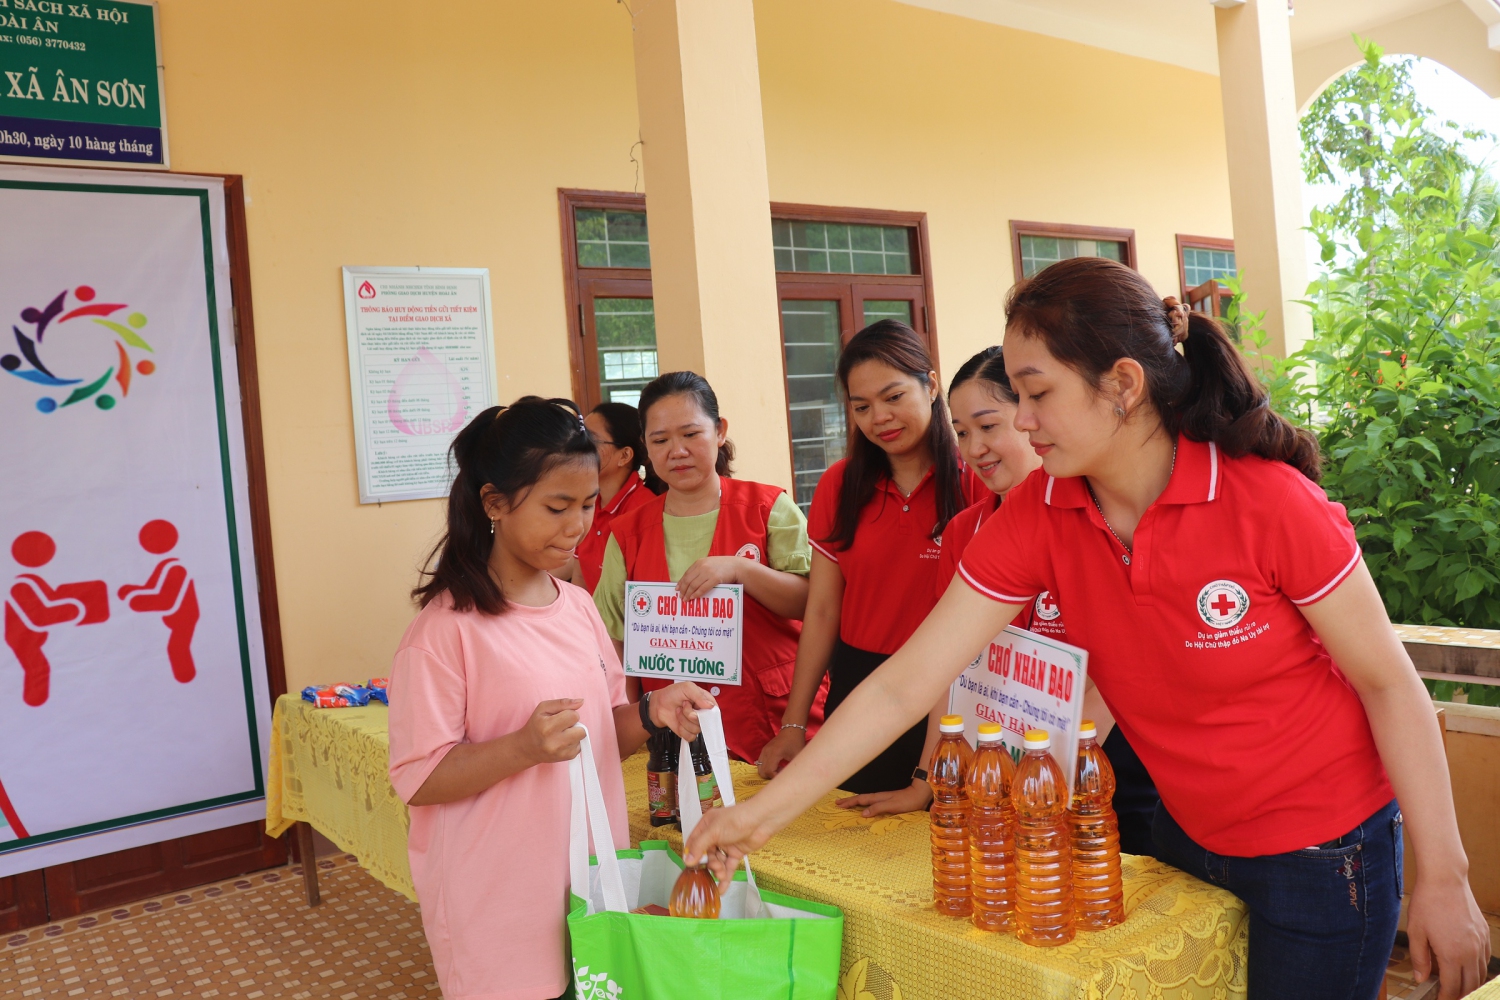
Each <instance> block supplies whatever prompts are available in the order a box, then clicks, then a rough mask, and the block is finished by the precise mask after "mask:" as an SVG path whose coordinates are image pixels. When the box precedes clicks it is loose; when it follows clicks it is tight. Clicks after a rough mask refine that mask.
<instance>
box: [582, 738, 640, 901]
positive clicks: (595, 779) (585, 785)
mask: <svg viewBox="0 0 1500 1000" xmlns="http://www.w3.org/2000/svg"><path fill="white" fill-rule="evenodd" d="M578 725H579V728H581V729H583V742H582V743H581V744H580V745H579V748H578V756H576V757H574V758H573V759H572V760H570V761H568V783H569V785H571V786H572V792H573V802H572V808H571V812H570V815H569V817H568V874H569V877H570V879H571V881H572V888H573V893H574V895H576V896H579V897H581V898H582V899H583V900H584V902H586V903H587V904H588V912H589V913H590V914H592V913H595V912H596V911H595V909H594V895H593V892H592V891H591V886H590V883H589V832H590V830H592V831H593V834H594V854H595V857H596V859H597V860H598V863H599V888H600V890H601V892H602V893H603V896H604V909H605V910H607V911H610V912H614V913H625V912H626V911H628V910H629V909H630V906H629V905H628V903H627V902H626V898H625V882H624V880H623V879H622V878H621V876H620V862H619V859H618V858H616V857H615V838H614V834H613V833H612V832H611V831H610V828H609V813H608V812H606V811H605V808H604V792H603V790H602V789H601V788H600V785H599V770H598V767H597V765H596V764H595V763H594V748H593V746H592V744H591V741H590V740H589V731H588V727H586V726H584V725H583V723H581V722H580V723H579V724H578Z"/></svg>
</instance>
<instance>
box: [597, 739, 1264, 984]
mask: <svg viewBox="0 0 1500 1000" xmlns="http://www.w3.org/2000/svg"><path fill="white" fill-rule="evenodd" d="M645 760H646V758H645V757H644V755H642V754H636V755H635V756H634V757H631V758H630V759H629V760H627V761H625V792H626V797H627V800H628V802H629V806H630V840H631V843H638V842H639V841H641V840H650V839H656V840H667V841H668V842H670V843H671V844H672V846H673V847H674V848H675V849H678V850H680V849H681V846H682V838H681V835H680V834H679V833H678V831H677V829H676V827H655V828H653V827H652V826H651V825H650V823H649V821H648V820H647V816H646V775H645V766H646V765H645ZM732 766H733V769H734V788H735V794H736V795H737V796H738V797H739V798H741V799H744V798H747V797H749V796H751V795H754V794H755V793H756V792H757V791H759V790H760V789H761V788H763V787H764V786H765V784H766V783H765V782H764V781H762V780H761V779H760V778H759V777H757V776H756V773H755V768H753V767H751V766H750V765H748V764H740V763H735V764H733V765H732ZM838 797H839V793H834V794H830V795H828V796H826V797H825V798H824V799H823V801H822V802H820V803H819V804H818V805H816V806H814V807H813V808H812V809H810V810H809V811H808V812H807V813H805V814H804V815H803V816H802V817H801V818H800V819H798V820H796V821H795V822H794V823H792V824H791V825H790V826H788V827H787V828H786V829H785V830H782V831H781V832H780V833H778V834H777V835H776V836H775V837H772V838H771V841H770V842H769V843H768V844H767V845H766V846H765V847H764V848H762V849H761V850H760V851H759V852H757V853H756V854H755V855H753V856H752V857H751V865H752V867H753V868H754V870H755V877H756V880H757V881H758V882H759V883H760V884H761V885H763V886H765V887H766V888H767V889H770V890H772V891H773V892H779V893H783V894H785V895H788V896H798V897H800V898H802V899H811V900H814V901H816V902H819V903H828V904H830V905H832V906H837V907H839V908H840V909H841V910H843V911H844V960H843V962H844V970H843V971H844V974H843V983H842V985H841V987H840V990H839V1000H886V998H888V997H889V998H891V1000H929V998H930V1000H952V998H966V997H980V996H983V997H1015V998H1018V1000H1019V998H1025V1000H1039V998H1043V997H1048V998H1058V1000H1062V998H1068V1000H1105V998H1108V1000H1147V998H1153V1000H1154V998H1163V1000H1196V998H1200V997H1201V998H1205V1000H1208V998H1212V1000H1226V998H1229V997H1243V996H1244V995H1245V957H1246V954H1247V940H1248V933H1249V923H1248V921H1247V920H1246V915H1245V907H1244V904H1243V903H1241V902H1240V901H1239V900H1238V899H1236V898H1235V897H1234V896H1233V895H1232V894H1230V893H1228V892H1226V891H1224V890H1222V889H1215V888H1213V887H1212V886H1210V885H1208V884H1206V883H1204V882H1200V881H1198V880H1197V879H1195V878H1192V877H1191V876H1188V875H1185V874H1183V873H1182V872H1180V871H1178V870H1177V869H1175V868H1172V867H1170V866H1169V865H1164V864H1162V863H1160V862H1158V861H1155V860H1153V859H1151V858H1137V857H1129V856H1127V857H1126V858H1125V913H1126V918H1125V922H1124V923H1123V924H1121V925H1119V926H1118V927H1112V928H1110V929H1109V930H1107V931H1098V932H1087V933H1080V934H1079V935H1078V937H1077V938H1075V939H1074V940H1073V941H1072V942H1071V943H1070V944H1066V945H1062V946H1061V947H1058V948H1030V947H1027V946H1026V945H1023V944H1022V943H1021V942H1020V941H1018V940H1017V939H1016V938H1015V937H1013V936H1012V935H1009V934H990V933H986V932H984V931H980V930H976V929H975V928H974V926H973V925H972V924H970V923H969V922H968V921H967V920H959V919H955V918H952V917H945V916H941V915H939V914H938V913H936V912H935V911H934V910H933V909H932V855H931V853H930V852H931V848H930V846H929V843H930V842H929V840H928V826H927V814H926V813H925V812H921V813H904V814H902V815H899V816H882V817H878V818H876V819H865V818H863V817H862V816H860V815H859V814H858V813H850V812H848V811H847V810H843V809H840V808H839V807H838V806H836V805H834V804H833V801H834V799H835V798H838Z"/></svg>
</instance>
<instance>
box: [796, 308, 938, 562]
mask: <svg viewBox="0 0 1500 1000" xmlns="http://www.w3.org/2000/svg"><path fill="white" fill-rule="evenodd" d="M866 361H878V362H880V363H881V364H883V365H888V366H889V367H891V368H894V369H896V370H897V371H898V372H904V373H905V374H907V375H910V376H911V377H912V378H914V379H916V380H917V381H918V382H919V383H921V384H922V386H923V387H926V386H928V385H930V382H929V379H928V373H929V372H931V371H932V356H931V355H930V354H928V353H927V345H926V344H925V343H923V341H922V338H921V337H920V336H919V335H918V334H917V332H916V331H915V330H913V329H912V328H911V327H909V326H907V325H906V324H905V323H903V322H901V321H900V320H895V319H882V320H879V321H877V322H874V323H871V324H870V325H869V326H867V327H865V328H864V329H863V330H861V331H859V332H858V333H856V334H855V335H854V336H853V337H852V338H851V339H850V341H849V343H848V345H847V346H846V347H845V348H844V352H843V353H842V354H841V355H839V366H838V379H839V385H840V386H841V387H842V388H843V391H844V398H845V399H847V398H848V397H849V373H850V372H852V371H853V370H854V369H855V368H856V367H858V366H859V365H862V364H864V363H865V362H866ZM850 437H851V438H852V440H851V441H850V442H849V457H848V460H847V461H846V462H845V465H844V485H843V489H842V490H841V491H840V493H839V504H838V509H837V510H836V511H835V513H834V518H833V533H832V534H830V535H829V536H828V537H827V538H824V539H819V541H822V542H825V543H827V544H830V545H832V546H833V547H834V548H837V549H847V548H848V547H849V546H850V545H853V544H854V531H855V528H857V527H858V526H859V512H860V511H861V510H863V509H864V507H865V504H867V503H869V502H870V500H871V499H872V498H873V497H874V496H875V487H876V485H877V484H878V483H879V481H880V478H881V477H882V476H889V475H890V474H891V460H890V458H889V457H887V455H886V453H885V451H884V450H883V449H882V448H881V447H880V446H879V445H877V444H876V443H875V442H873V441H871V440H870V439H869V438H867V437H865V436H864V435H863V434H858V433H856V434H852V435H850ZM927 448H928V451H930V452H931V453H932V479H933V487H934V488H935V489H936V490H937V523H936V524H934V525H933V527H932V534H931V536H930V537H932V538H936V537H938V536H939V535H941V534H942V533H943V529H944V528H945V527H947V526H948V522H949V521H951V520H952V519H953V515H955V514H957V513H958V512H959V511H961V510H963V509H964V508H965V507H966V506H968V503H967V498H966V497H965V496H964V489H963V482H964V470H963V463H962V462H960V461H959V457H958V439H957V438H955V437H954V436H953V427H952V425H951V424H950V422H949V419H948V404H947V403H946V402H944V400H943V394H942V392H941V391H939V392H935V393H933V396H932V421H931V423H929V424H928V425H927Z"/></svg>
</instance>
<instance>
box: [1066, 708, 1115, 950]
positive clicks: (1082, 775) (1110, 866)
mask: <svg viewBox="0 0 1500 1000" xmlns="http://www.w3.org/2000/svg"><path fill="white" fill-rule="evenodd" d="M1114 797H1115V770H1114V768H1112V767H1110V765H1109V758H1108V757H1106V756H1104V751H1103V750H1102V749H1101V748H1100V746H1099V740H1098V738H1097V735H1096V730H1095V729H1094V724H1093V723H1092V722H1090V721H1089V720H1088V719H1084V720H1083V726H1082V727H1081V728H1080V729H1079V730H1078V776H1077V778H1075V779H1074V781H1073V805H1072V807H1071V808H1070V809H1069V813H1068V821H1069V824H1070V825H1071V827H1072V833H1073V900H1074V906H1075V907H1076V909H1077V912H1078V926H1079V927H1082V928H1084V929H1085V930H1102V929H1103V928H1105V927H1113V926H1114V925H1115V924H1118V923H1119V922H1120V921H1122V920H1124V919H1125V890H1124V886H1123V883H1122V882H1121V880H1120V822H1119V820H1118V819H1116V818H1115V810H1114V806H1113V805H1111V802H1113V800H1114Z"/></svg>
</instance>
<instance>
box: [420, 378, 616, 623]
mask: <svg viewBox="0 0 1500 1000" xmlns="http://www.w3.org/2000/svg"><path fill="white" fill-rule="evenodd" d="M451 452H452V455H453V463H454V465H455V466H456V467H457V469H458V475H456V476H455V477H454V478H453V488H452V489H451V490H449V491H448V529H447V531H445V532H444V533H443V538H442V541H440V542H438V544H437V546H436V547H434V548H433V550H432V552H431V553H430V554H429V555H428V557H427V562H426V564H425V565H424V567H423V569H422V576H424V577H426V581H425V582H423V583H421V584H419V585H418V586H417V587H416V588H414V589H413V590H412V597H414V598H415V599H416V600H417V602H418V603H419V604H421V606H422V607H424V608H425V607H427V605H428V604H430V603H432V602H433V601H434V600H436V599H437V598H438V597H439V596H440V595H442V594H447V595H449V597H451V598H452V600H453V608H454V610H455V611H469V610H471V609H477V610H478V611H480V612H481V613H483V614H487V615H498V614H500V613H501V612H502V611H504V610H505V609H506V608H507V607H509V606H510V604H509V602H508V601H507V600H506V599H505V594H504V593H503V592H501V590H500V585H499V584H498V583H496V582H495V578H494V577H493V576H492V575H490V551H491V549H493V548H494V544H495V537H494V534H493V532H494V526H493V524H492V523H491V521H490V517H489V515H488V514H487V513H485V509H484V502H483V500H482V499H481V498H480V493H481V492H482V491H483V489H484V487H485V486H493V487H494V488H495V492H497V493H499V494H500V495H501V496H503V497H504V498H505V499H506V500H507V501H508V502H510V503H515V502H516V501H517V498H519V497H520V496H521V494H523V493H524V492H526V491H527V490H529V489H530V488H531V487H533V486H535V485H536V484H537V481H538V480H539V479H541V478H542V477H543V476H544V475H546V474H547V473H548V472H549V471H550V470H552V469H553V468H556V467H557V466H558V465H561V464H562V463H564V462H591V463H593V464H594V466H595V467H596V468H597V467H598V464H599V452H598V451H596V450H595V448H594V442H593V439H591V438H590V437H589V435H588V431H586V430H584V427H583V418H582V417H581V416H579V413H578V407H577V405H576V404H574V402H573V401H572V400H571V399H543V398H542V397H540V396H522V397H521V398H520V399H518V400H516V401H515V402H514V403H512V404H511V405H510V406H491V407H490V408H489V409H487V410H484V411H483V412H481V413H480V414H479V416H477V417H475V418H474V419H473V420H471V421H469V425H468V426H467V427H465V428H464V429H463V430H461V431H459V432H458V436H457V437H455V438H454V439H453V446H452V448H451ZM434 559H436V565H434V564H433V560H434Z"/></svg>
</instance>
